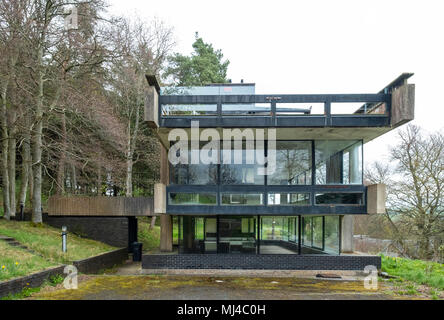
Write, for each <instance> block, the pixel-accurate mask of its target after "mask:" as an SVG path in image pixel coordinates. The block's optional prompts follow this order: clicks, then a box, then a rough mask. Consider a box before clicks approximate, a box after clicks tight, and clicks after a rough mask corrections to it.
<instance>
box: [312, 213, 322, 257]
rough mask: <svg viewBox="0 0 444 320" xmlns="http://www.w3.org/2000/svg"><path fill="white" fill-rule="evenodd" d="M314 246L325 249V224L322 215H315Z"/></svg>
mask: <svg viewBox="0 0 444 320" xmlns="http://www.w3.org/2000/svg"><path fill="white" fill-rule="evenodd" d="M312 219H313V220H312V223H313V247H315V248H318V249H321V250H322V249H323V226H322V220H323V218H322V217H313V218H312Z"/></svg>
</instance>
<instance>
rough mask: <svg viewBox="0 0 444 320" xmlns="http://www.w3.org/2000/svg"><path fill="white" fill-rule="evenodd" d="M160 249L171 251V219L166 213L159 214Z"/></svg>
mask: <svg viewBox="0 0 444 320" xmlns="http://www.w3.org/2000/svg"><path fill="white" fill-rule="evenodd" d="M160 251H162V252H172V251H173V219H172V218H171V216H169V215H166V214H162V215H161V216H160Z"/></svg>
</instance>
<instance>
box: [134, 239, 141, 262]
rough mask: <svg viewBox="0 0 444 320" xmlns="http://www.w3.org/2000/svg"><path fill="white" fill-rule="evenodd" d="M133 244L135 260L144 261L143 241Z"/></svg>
mask: <svg viewBox="0 0 444 320" xmlns="http://www.w3.org/2000/svg"><path fill="white" fill-rule="evenodd" d="M131 246H132V249H133V261H136V262H140V261H142V243H140V242H133V243H132V245H131Z"/></svg>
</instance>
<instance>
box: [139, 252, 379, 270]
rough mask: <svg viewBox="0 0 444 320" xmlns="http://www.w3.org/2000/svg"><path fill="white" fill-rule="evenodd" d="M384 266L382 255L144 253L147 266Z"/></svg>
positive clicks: (180, 267)
mask: <svg viewBox="0 0 444 320" xmlns="http://www.w3.org/2000/svg"><path fill="white" fill-rule="evenodd" d="M368 265H373V266H376V267H377V268H378V269H380V268H381V257H379V256H333V255H315V254H314V255H280V254H277V255H254V254H251V255H247V254H245V255H240V254H239V255H236V254H176V255H165V254H164V255H161V254H159V255H144V256H143V258H142V268H143V269H247V270H356V271H358V270H361V271H362V270H364V268H365V267H366V266H368Z"/></svg>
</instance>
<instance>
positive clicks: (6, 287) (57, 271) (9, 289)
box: [0, 265, 65, 298]
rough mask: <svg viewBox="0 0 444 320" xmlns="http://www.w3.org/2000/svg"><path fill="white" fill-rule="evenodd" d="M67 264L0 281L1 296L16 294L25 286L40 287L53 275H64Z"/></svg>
mask: <svg viewBox="0 0 444 320" xmlns="http://www.w3.org/2000/svg"><path fill="white" fill-rule="evenodd" d="M64 269H65V265H62V266H59V267H55V268H51V269H48V270H45V271H41V272H36V273H33V274H31V275H29V276H25V277H21V278H17V279H13V280H8V281H4V282H0V298H2V297H6V296H7V295H8V294H15V293H19V292H21V291H22V290H23V289H24V288H27V287H28V288H37V287H40V286H41V285H42V284H43V282H45V280H48V279H49V278H50V277H52V276H57V275H62V276H63V270H64Z"/></svg>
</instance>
